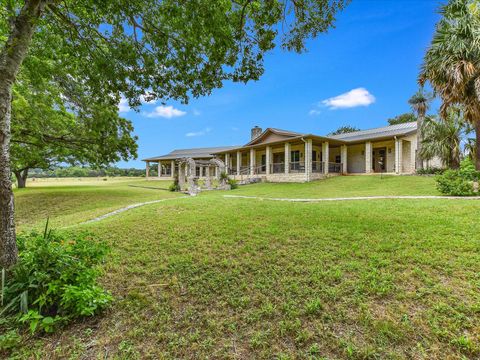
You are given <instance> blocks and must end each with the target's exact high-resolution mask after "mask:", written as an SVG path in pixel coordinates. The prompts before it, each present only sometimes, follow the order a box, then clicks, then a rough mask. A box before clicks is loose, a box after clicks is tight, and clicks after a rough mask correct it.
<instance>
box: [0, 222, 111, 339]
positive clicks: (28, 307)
mask: <svg viewBox="0 0 480 360" xmlns="http://www.w3.org/2000/svg"><path fill="white" fill-rule="evenodd" d="M17 243H18V248H19V260H18V262H17V264H16V265H15V266H14V267H13V268H12V269H10V270H9V271H7V273H6V276H5V277H6V281H5V287H4V292H3V294H4V304H5V306H4V307H3V308H1V311H0V316H10V317H11V320H12V321H11V322H10V323H11V325H12V326H14V327H15V325H16V326H18V325H19V324H25V325H27V326H29V328H30V330H31V332H32V333H35V332H37V331H45V332H52V331H53V330H54V329H55V328H56V327H57V326H58V325H59V324H64V323H66V322H69V321H71V320H73V319H75V318H78V317H82V316H91V315H94V314H96V313H98V312H99V311H100V310H102V309H104V308H105V307H107V306H108V305H109V304H110V302H111V301H112V300H113V298H112V296H111V295H110V294H109V293H108V292H107V291H106V290H104V289H103V288H101V287H100V286H99V285H98V284H97V277H98V276H99V275H100V268H99V264H100V262H101V261H102V260H103V259H104V257H105V255H106V254H107V252H108V248H107V247H106V246H105V245H104V244H102V243H97V242H95V241H93V240H92V239H91V238H90V237H89V235H88V234H85V233H82V234H77V235H72V234H66V233H55V232H51V231H50V232H48V231H47V230H46V231H45V233H44V234H39V233H36V232H32V233H30V234H28V235H19V236H18V237H17Z"/></svg>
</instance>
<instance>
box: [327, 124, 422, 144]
mask: <svg viewBox="0 0 480 360" xmlns="http://www.w3.org/2000/svg"><path fill="white" fill-rule="evenodd" d="M416 130H417V122H416V121H414V122H408V123H404V124H398V125H389V126H383V127H379V128H374V129H368V130H360V131H355V132H351V133H346V134H338V135H330V136H328V137H329V138H332V139H336V140H343V141H346V142H355V141H362V140H375V139H381V138H387V137H392V136H400V135H407V134H409V133H412V132H415V131H416Z"/></svg>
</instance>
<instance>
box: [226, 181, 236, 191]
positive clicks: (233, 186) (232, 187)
mask: <svg viewBox="0 0 480 360" xmlns="http://www.w3.org/2000/svg"><path fill="white" fill-rule="evenodd" d="M228 184H229V185H230V189H232V190H233V189H236V188H238V182H237V180H234V179H228Z"/></svg>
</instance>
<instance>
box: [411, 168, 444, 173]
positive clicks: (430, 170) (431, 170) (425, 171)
mask: <svg viewBox="0 0 480 360" xmlns="http://www.w3.org/2000/svg"><path fill="white" fill-rule="evenodd" d="M444 171H445V169H442V168H437V167H427V168H423V169H418V170H417V174H418V175H440V174H442V173H443V172H444Z"/></svg>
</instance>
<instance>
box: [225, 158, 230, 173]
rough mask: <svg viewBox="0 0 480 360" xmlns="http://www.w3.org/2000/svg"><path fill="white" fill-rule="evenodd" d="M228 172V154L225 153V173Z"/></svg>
mask: <svg viewBox="0 0 480 360" xmlns="http://www.w3.org/2000/svg"><path fill="white" fill-rule="evenodd" d="M229 172H230V154H225V174H228V173H229Z"/></svg>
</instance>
